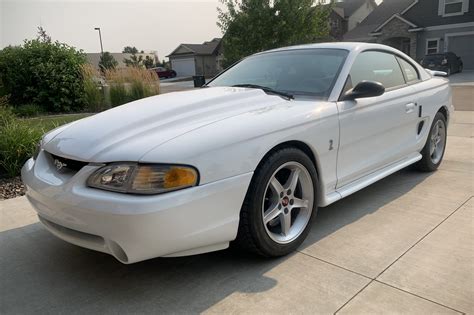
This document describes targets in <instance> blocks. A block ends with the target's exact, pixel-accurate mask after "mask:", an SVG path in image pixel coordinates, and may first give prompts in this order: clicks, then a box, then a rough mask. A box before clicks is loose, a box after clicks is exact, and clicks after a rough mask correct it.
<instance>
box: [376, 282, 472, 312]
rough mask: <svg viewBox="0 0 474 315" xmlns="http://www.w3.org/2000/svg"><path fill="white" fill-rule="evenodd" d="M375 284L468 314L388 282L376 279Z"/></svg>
mask: <svg viewBox="0 0 474 315" xmlns="http://www.w3.org/2000/svg"><path fill="white" fill-rule="evenodd" d="M374 282H378V283H380V284H383V285H386V286H389V287H391V288H393V289H397V290H399V291H402V292H404V293H408V294H410V295H413V296H416V297H417V298H420V299H423V300H425V301H428V302H431V303H434V304H437V305H439V306H443V307H445V308H448V309H450V310H452V311H455V312H458V313H460V314H466V313H464V312H462V311H459V310H457V309H455V308H452V307H450V306H447V305H444V304H441V303H439V302H436V301H433V300H430V299H428V298H425V297H423V296H421V295H418V294H416V293H413V292H410V291H406V290H404V289H401V288H399V287H396V286H394V285H391V284H388V283H386V282H383V281H380V280H377V279H374Z"/></svg>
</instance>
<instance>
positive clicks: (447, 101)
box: [22, 43, 453, 263]
mask: <svg viewBox="0 0 474 315" xmlns="http://www.w3.org/2000/svg"><path fill="white" fill-rule="evenodd" d="M452 111H453V106H452V102H451V90H450V87H449V84H448V80H446V79H445V78H441V77H437V76H433V73H430V72H428V71H427V70H425V69H423V68H422V67H421V66H420V65H418V64H417V63H416V62H415V61H413V60H412V59H411V58H410V57H408V56H407V55H405V54H403V53H402V52H400V51H398V50H396V49H393V48H390V47H387V46H383V45H376V44H366V43H328V44H314V45H304V46H296V47H288V48H282V49H276V50H271V51H266V52H262V53H258V54H255V55H252V56H250V57H248V58H245V59H243V60H242V61H240V62H238V63H237V64H235V65H234V66H232V67H231V68H229V69H227V70H226V71H224V72H223V73H221V74H220V75H218V76H217V77H216V78H214V79H213V80H211V81H210V82H209V83H208V84H206V85H205V86H204V87H203V88H200V89H196V90H193V91H187V92H179V93H170V94H165V95H159V96H155V97H150V98H146V99H142V100H139V101H136V102H132V103H129V104H126V105H123V106H120V107H116V108H113V109H111V110H108V111H106V112H103V113H100V114H97V115H94V116H91V117H89V118H85V119H82V120H80V121H76V122H73V123H71V124H68V125H65V126H62V127H59V128H57V129H55V130H53V131H51V132H50V133H48V134H46V135H45V136H44V137H43V139H42V141H41V143H40V145H39V148H38V151H37V153H36V154H35V156H34V157H33V158H31V159H30V160H28V161H27V162H26V164H25V166H24V167H23V170H22V177H23V181H24V183H25V184H26V186H27V198H28V200H29V201H30V202H31V204H32V205H33V207H34V208H35V209H36V211H37V212H38V215H39V219H40V221H41V222H42V223H43V224H44V225H45V226H46V228H47V229H48V230H49V231H50V232H51V233H53V234H54V235H56V236H57V237H59V238H61V239H63V240H65V241H67V242H70V243H73V244H76V245H79V246H83V247H86V248H90V249H93V250H97V251H102V252H105V253H109V254H111V255H113V256H114V257H116V258H117V259H118V260H119V261H121V262H122V263H134V262H137V261H141V260H145V259H149V258H153V257H160V256H166V257H169V256H182V255H191V254H198V253H204V252H209V251H215V250H220V249H224V248H227V247H228V246H229V244H230V243H231V242H233V243H235V244H236V245H238V246H239V247H241V248H244V249H247V250H250V251H253V252H255V253H258V254H260V255H264V256H280V255H285V254H288V253H290V252H291V251H293V250H295V249H296V248H297V247H298V246H299V245H300V244H301V242H302V241H303V240H304V238H305V237H306V235H307V234H308V231H309V229H310V226H311V222H312V221H313V219H314V218H315V216H316V211H317V208H318V207H324V206H327V205H329V204H331V203H333V202H335V201H337V200H339V199H341V198H344V197H345V196H347V195H350V194H352V193H354V192H356V191H358V190H360V189H362V188H364V187H366V186H367V185H370V184H372V183H374V182H375V181H377V180H379V179H381V178H383V177H385V176H387V175H389V174H392V173H394V172H396V171H398V170H400V169H402V168H404V167H406V166H408V165H410V164H413V163H416V165H417V166H418V168H419V169H420V170H423V171H434V170H436V168H437V167H438V166H439V165H440V163H441V160H442V158H443V154H444V149H445V146H446V128H447V123H448V120H449V117H450V115H451V113H452Z"/></svg>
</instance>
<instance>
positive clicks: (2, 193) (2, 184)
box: [0, 177, 25, 200]
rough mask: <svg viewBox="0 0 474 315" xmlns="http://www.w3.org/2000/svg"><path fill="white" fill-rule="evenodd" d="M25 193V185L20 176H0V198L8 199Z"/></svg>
mask: <svg viewBox="0 0 474 315" xmlns="http://www.w3.org/2000/svg"><path fill="white" fill-rule="evenodd" d="M24 194H25V185H23V183H22V182H21V179H20V177H14V178H0V200H3V199H10V198H15V197H19V196H23V195H24Z"/></svg>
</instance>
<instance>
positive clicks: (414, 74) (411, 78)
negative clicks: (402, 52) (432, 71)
mask: <svg viewBox="0 0 474 315" xmlns="http://www.w3.org/2000/svg"><path fill="white" fill-rule="evenodd" d="M398 61H400V66H401V67H402V70H403V73H405V77H406V78H407V82H408V83H412V82H415V81H418V80H419V79H420V78H419V77H418V71H416V68H415V67H413V65H412V64H411V63H409V62H407V61H405V59H402V58H398Z"/></svg>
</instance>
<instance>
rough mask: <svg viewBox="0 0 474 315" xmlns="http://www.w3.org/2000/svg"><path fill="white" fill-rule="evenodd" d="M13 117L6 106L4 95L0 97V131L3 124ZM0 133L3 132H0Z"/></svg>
mask: <svg viewBox="0 0 474 315" xmlns="http://www.w3.org/2000/svg"><path fill="white" fill-rule="evenodd" d="M14 119H15V115H14V114H13V112H12V111H11V109H10V108H9V107H8V106H7V103H6V97H0V131H1V130H2V128H3V126H5V125H7V124H8V123H10V122H11V121H12V120H14ZM0 135H3V134H2V133H1V132H0Z"/></svg>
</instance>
